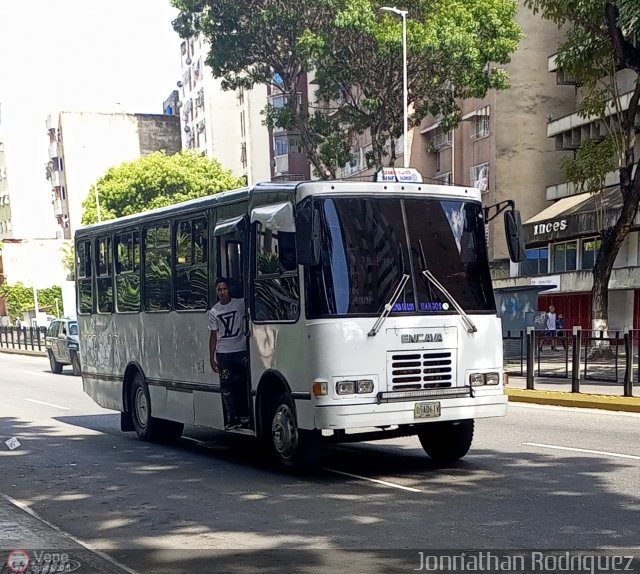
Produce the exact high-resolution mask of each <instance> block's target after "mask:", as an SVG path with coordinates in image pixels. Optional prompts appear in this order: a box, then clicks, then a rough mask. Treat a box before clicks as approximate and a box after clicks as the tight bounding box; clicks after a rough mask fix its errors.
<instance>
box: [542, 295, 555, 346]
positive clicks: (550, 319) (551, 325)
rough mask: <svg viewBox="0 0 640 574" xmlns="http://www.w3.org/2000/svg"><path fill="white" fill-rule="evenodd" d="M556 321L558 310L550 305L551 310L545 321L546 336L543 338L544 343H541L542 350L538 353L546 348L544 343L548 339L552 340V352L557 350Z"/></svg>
mask: <svg viewBox="0 0 640 574" xmlns="http://www.w3.org/2000/svg"><path fill="white" fill-rule="evenodd" d="M556 319H557V317H556V308H555V307H554V306H553V305H549V310H548V311H547V316H546V321H545V331H544V336H543V337H542V341H540V348H539V349H538V351H540V352H542V347H543V346H544V342H545V341H546V340H547V339H551V350H552V351H555V350H556V332H557V327H556Z"/></svg>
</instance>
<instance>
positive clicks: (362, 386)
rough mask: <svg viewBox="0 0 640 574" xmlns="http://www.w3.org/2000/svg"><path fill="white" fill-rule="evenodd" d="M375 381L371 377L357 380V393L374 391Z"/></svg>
mask: <svg viewBox="0 0 640 574" xmlns="http://www.w3.org/2000/svg"><path fill="white" fill-rule="evenodd" d="M372 392H373V381H372V380H371V379H361V380H359V381H356V393H358V394H360V393H372Z"/></svg>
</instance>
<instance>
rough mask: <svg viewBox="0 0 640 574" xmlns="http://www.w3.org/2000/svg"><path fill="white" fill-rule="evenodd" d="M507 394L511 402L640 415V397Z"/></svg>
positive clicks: (514, 391) (512, 391) (521, 391)
mask: <svg viewBox="0 0 640 574" xmlns="http://www.w3.org/2000/svg"><path fill="white" fill-rule="evenodd" d="M505 392H506V394H507V396H508V397H509V401H512V402H521V403H535V404H538V405H554V406H559V407H580V408H583V409H603V410H606V411H625V412H629V413H640V397H617V396H611V395H588V394H582V393H580V394H578V393H564V392H560V391H531V390H528V389H506V391H505Z"/></svg>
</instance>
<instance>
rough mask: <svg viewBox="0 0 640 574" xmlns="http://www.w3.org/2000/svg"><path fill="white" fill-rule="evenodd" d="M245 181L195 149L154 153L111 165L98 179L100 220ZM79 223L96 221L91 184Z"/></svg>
mask: <svg viewBox="0 0 640 574" xmlns="http://www.w3.org/2000/svg"><path fill="white" fill-rule="evenodd" d="M244 184H245V182H244V179H242V178H237V177H235V176H234V175H233V174H232V173H231V172H230V171H229V170H226V169H224V168H223V167H222V166H221V165H220V163H219V162H218V161H215V160H213V161H212V160H210V159H208V158H206V157H204V156H201V155H199V154H197V153H195V152H181V153H177V154H175V155H170V156H169V155H166V154H165V153H164V152H155V153H152V154H151V155H148V156H145V157H142V158H140V159H137V160H135V161H132V162H126V163H123V164H121V165H120V166H118V167H114V168H111V169H110V170H109V171H108V172H107V173H106V174H105V175H104V176H103V177H102V178H101V179H99V180H98V182H97V185H98V191H99V201H100V215H101V218H102V220H107V219H115V218H116V217H122V216H123V215H131V214H134V213H140V212H142V211H147V210H149V209H153V208H156V207H165V206H167V205H173V204H174V203H179V202H181V201H186V200H188V199H195V198H197V197H203V196H206V195H212V194H214V193H219V192H221V191H226V190H229V189H236V188H239V187H242V186H243V185H244ZM82 207H83V208H84V213H83V216H82V223H83V224H84V225H88V224H90V223H96V222H97V221H98V214H97V209H96V200H95V187H94V186H92V188H91V191H90V193H89V195H88V196H87V199H85V201H84V203H83V204H82Z"/></svg>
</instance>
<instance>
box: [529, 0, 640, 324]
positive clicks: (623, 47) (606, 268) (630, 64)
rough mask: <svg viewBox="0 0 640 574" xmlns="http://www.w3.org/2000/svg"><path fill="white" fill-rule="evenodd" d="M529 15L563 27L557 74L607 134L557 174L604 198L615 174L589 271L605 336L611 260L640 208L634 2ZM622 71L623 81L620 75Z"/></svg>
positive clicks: (570, 3)
mask: <svg viewBox="0 0 640 574" xmlns="http://www.w3.org/2000/svg"><path fill="white" fill-rule="evenodd" d="M525 5H526V6H528V7H529V8H531V9H532V10H533V11H534V13H540V14H541V15H542V17H543V18H545V19H547V20H551V21H553V22H555V23H556V24H557V25H558V26H559V27H565V28H566V30H567V32H566V36H565V39H564V41H563V43H562V44H561V45H560V46H559V48H558V52H557V64H558V66H559V68H560V69H561V70H562V71H563V72H564V73H565V74H566V75H569V76H570V77H572V78H573V79H574V80H575V81H577V82H578V83H579V84H580V85H581V89H582V91H583V96H582V98H581V101H580V103H579V106H578V114H579V115H580V116H581V117H584V118H589V119H590V120H596V121H598V122H599V123H600V125H601V126H603V127H604V128H605V129H606V134H605V137H604V138H602V139H601V140H600V141H594V140H591V141H586V142H583V143H582V144H581V146H580V149H579V150H578V152H577V153H576V156H575V158H567V159H565V161H564V162H563V168H564V170H565V173H566V175H567V178H568V179H569V180H571V181H573V182H574V183H576V184H577V186H578V187H579V188H581V189H583V190H585V191H589V192H592V193H602V191H603V185H604V177H605V174H606V173H607V172H610V171H613V170H615V169H617V170H618V174H619V177H620V193H621V196H622V207H621V209H620V213H619V215H618V218H617V220H616V222H615V223H614V224H613V226H611V227H607V228H603V229H601V231H600V240H601V244H600V250H599V251H598V254H597V257H596V261H595V265H594V267H593V288H592V292H591V294H592V328H593V330H604V331H606V330H607V329H608V322H609V314H608V309H609V280H610V278H611V272H612V269H613V264H614V262H615V259H616V256H617V255H618V252H619V251H620V247H621V246H622V244H623V242H624V240H625V238H626V237H627V235H628V234H629V232H630V231H631V227H632V226H633V223H634V220H635V218H636V214H637V212H638V204H639V203H640V170H638V169H635V172H634V165H635V163H636V158H635V152H634V147H635V144H636V132H637V131H638V127H639V126H638V118H637V116H638V101H639V100H640V83H639V82H638V75H639V74H640V49H639V47H638V43H637V38H638V37H639V35H640V19H639V18H638V15H639V14H640V0H617V1H606V0H525ZM623 70H627V72H626V74H621V72H622V71H623Z"/></svg>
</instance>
